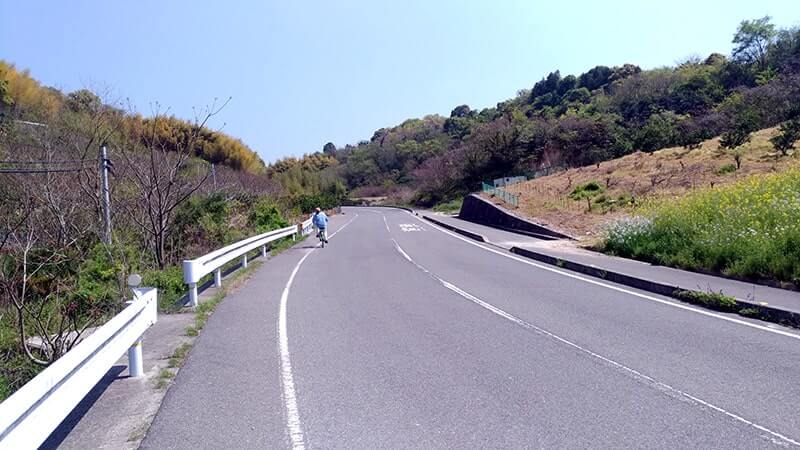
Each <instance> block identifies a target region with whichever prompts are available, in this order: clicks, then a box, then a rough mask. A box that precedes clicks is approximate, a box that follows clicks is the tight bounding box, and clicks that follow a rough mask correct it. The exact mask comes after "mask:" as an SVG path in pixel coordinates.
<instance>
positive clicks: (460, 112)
mask: <svg viewBox="0 0 800 450" xmlns="http://www.w3.org/2000/svg"><path fill="white" fill-rule="evenodd" d="M471 114H472V110H471V109H469V106H468V105H459V106H456V107H455V108H453V111H451V112H450V117H469V116H470V115H471Z"/></svg>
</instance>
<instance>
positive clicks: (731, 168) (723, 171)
mask: <svg viewBox="0 0 800 450" xmlns="http://www.w3.org/2000/svg"><path fill="white" fill-rule="evenodd" d="M733 172H736V164H725V165H724V166H722V167H720V168H719V169H717V170H715V171H714V173H715V174H717V175H727V174H729V173H733Z"/></svg>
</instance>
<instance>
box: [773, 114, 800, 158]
mask: <svg viewBox="0 0 800 450" xmlns="http://www.w3.org/2000/svg"><path fill="white" fill-rule="evenodd" d="M798 140H800V117H796V118H794V119H792V120H788V121H786V122H784V123H782V124H781V127H780V134H778V135H777V136H775V137H773V138H772V139H770V142H772V146H773V147H775V150H778V151H779V152H781V154H783V155H784V156H786V155H788V154H789V150H794V143H795V142H797V141H798Z"/></svg>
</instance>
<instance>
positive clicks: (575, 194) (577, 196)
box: [569, 181, 603, 200]
mask: <svg viewBox="0 0 800 450" xmlns="http://www.w3.org/2000/svg"><path fill="white" fill-rule="evenodd" d="M602 192H603V186H600V183H598V182H597V181H590V182H588V183H584V184H580V185H578V186H575V189H573V190H572V192H570V194H569V198H571V199H573V200H582V199H584V198H586V195H591V196H595V195H597V194H600V193H602Z"/></svg>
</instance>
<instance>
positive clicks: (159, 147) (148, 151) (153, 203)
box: [118, 99, 230, 269]
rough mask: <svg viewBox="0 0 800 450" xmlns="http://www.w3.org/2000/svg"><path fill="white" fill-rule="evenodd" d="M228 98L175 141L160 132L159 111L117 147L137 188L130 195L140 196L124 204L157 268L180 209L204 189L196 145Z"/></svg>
mask: <svg viewBox="0 0 800 450" xmlns="http://www.w3.org/2000/svg"><path fill="white" fill-rule="evenodd" d="M228 101H230V99H228ZM228 101H225V103H223V104H222V106H220V107H219V108H217V107H215V105H212V106H211V107H210V108H209V109H208V110H207V112H206V114H205V116H204V118H203V119H202V120H198V119H195V121H194V123H193V124H192V126H191V128H189V129H187V134H185V135H183V136H181V138H180V139H175V140H173V141H171V142H165V141H164V140H163V139H162V137H161V136H160V135H159V130H160V129H161V127H162V125H163V124H164V122H166V121H167V120H168V119H167V118H166V117H164V116H163V115H161V114H156V115H155V117H153V118H152V119H148V121H147V126H146V127H145V128H144V129H143V130H141V131H140V132H139V133H136V134H134V135H133V136H132V140H131V141H127V142H126V141H123V142H122V143H120V145H119V146H118V152H119V154H120V155H122V157H123V159H124V160H125V162H126V167H125V169H126V170H125V173H124V179H125V182H126V184H128V185H130V186H132V187H133V189H132V192H130V193H131V194H133V195H135V198H136V200H135V201H133V202H131V203H130V204H127V205H125V207H126V210H127V212H128V218H129V219H130V220H131V222H132V223H133V224H135V225H136V227H137V228H138V229H139V230H140V231H141V232H142V234H143V235H144V237H145V238H146V241H147V244H148V247H149V248H150V249H151V251H152V253H153V258H154V259H155V261H156V263H157V264H158V267H159V269H163V268H164V267H165V266H166V265H167V263H168V262H169V261H168V255H167V248H166V245H167V242H168V240H169V239H170V237H171V233H172V231H173V227H174V225H175V213H176V209H177V208H178V207H179V206H180V205H181V204H183V203H184V202H185V201H186V200H188V199H189V197H190V196H191V195H192V194H194V193H195V192H196V191H197V190H198V189H200V187H201V186H202V185H203V183H204V182H205V181H206V179H208V177H209V175H210V171H209V170H207V168H206V167H201V166H200V165H196V166H195V167H194V168H195V170H191V169H192V167H191V162H192V160H191V158H192V157H193V156H195V153H194V149H195V146H196V144H197V142H198V141H199V140H200V139H201V136H202V133H203V131H204V127H205V124H206V123H207V122H208V120H209V119H211V118H212V117H213V116H215V115H216V114H217V113H219V111H221V110H222V108H224V107H225V105H227V103H228Z"/></svg>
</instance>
